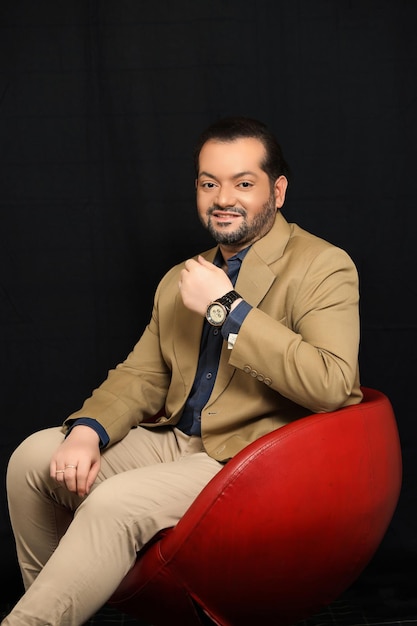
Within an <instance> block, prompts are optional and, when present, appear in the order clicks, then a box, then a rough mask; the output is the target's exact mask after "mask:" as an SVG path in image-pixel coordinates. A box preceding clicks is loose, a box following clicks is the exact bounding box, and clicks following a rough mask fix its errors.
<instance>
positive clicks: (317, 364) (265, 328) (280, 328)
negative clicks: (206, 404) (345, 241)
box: [229, 246, 360, 412]
mask: <svg viewBox="0 0 417 626" xmlns="http://www.w3.org/2000/svg"><path fill="white" fill-rule="evenodd" d="M307 256H308V255H307ZM299 258H300V255H299ZM302 263H303V265H301V264H300V265H299V266H298V267H297V268H295V270H294V268H292V269H291V275H292V276H294V275H297V277H298V278H297V281H296V282H295V283H294V281H293V282H292V283H291V284H290V283H288V284H286V283H285V271H283V274H282V276H281V277H280V276H278V279H277V281H276V285H274V286H273V287H271V293H269V294H268V295H267V297H266V298H265V302H262V303H260V305H259V306H258V307H256V308H253V309H252V310H251V311H250V313H249V314H248V315H247V317H246V319H245V320H244V322H243V324H242V326H241V328H240V331H239V334H238V336H237V340H236V342H235V344H234V347H233V350H232V351H231V354H230V358H229V364H230V365H233V366H234V367H236V368H238V369H240V370H243V371H244V372H247V373H248V375H254V372H255V373H256V372H259V373H262V377H263V379H264V380H268V382H269V384H270V387H271V388H272V389H274V390H276V391H277V392H278V393H280V394H281V395H283V396H284V397H286V398H288V399H289V400H292V401H293V402H295V403H297V404H299V405H302V406H304V407H306V408H308V409H310V410H311V411H313V412H324V411H332V410H334V409H336V408H338V407H340V406H343V405H345V404H346V403H349V398H351V401H352V402H354V401H359V400H358V399H356V400H355V399H354V396H355V394H356V395H358V394H360V390H359V374H358V363H357V361H358V349H359V310H358V309H359V307H358V302H359V285H358V274H357V270H356V267H355V265H354V263H353V261H352V260H351V259H350V257H349V255H348V254H347V253H346V252H344V251H343V250H341V249H340V248H337V247H334V246H327V247H325V248H323V249H321V250H320V252H319V253H318V254H315V255H313V256H312V258H311V259H310V258H307V259H304V260H303V261H302ZM282 283H284V285H285V286H284V287H283V288H282V290H281V291H280V285H281V284H282ZM274 290H275V292H276V293H275V294H274Z"/></svg>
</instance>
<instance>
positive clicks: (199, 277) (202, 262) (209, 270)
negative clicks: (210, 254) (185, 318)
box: [179, 255, 233, 315]
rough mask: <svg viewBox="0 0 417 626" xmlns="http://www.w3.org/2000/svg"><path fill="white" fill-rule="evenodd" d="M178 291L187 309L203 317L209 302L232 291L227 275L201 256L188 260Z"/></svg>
mask: <svg viewBox="0 0 417 626" xmlns="http://www.w3.org/2000/svg"><path fill="white" fill-rule="evenodd" d="M179 289H180V293H181V296H182V301H183V303H184V305H185V306H186V307H187V309H190V310H191V311H195V312H196V313H200V315H205V314H206V310H207V307H208V305H209V304H210V302H213V300H216V299H217V298H221V297H222V296H224V294H225V293H227V292H228V291H231V290H232V289H233V285H232V283H231V281H230V279H229V278H228V276H227V274H226V273H225V272H224V271H223V270H222V269H221V268H220V267H217V265H214V264H213V263H210V262H209V261H206V259H204V258H203V257H202V256H201V255H200V256H199V257H198V259H197V261H196V260H194V259H188V260H187V261H186V262H185V266H184V269H183V270H181V277H180V282H179Z"/></svg>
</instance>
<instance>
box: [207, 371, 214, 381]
mask: <svg viewBox="0 0 417 626" xmlns="http://www.w3.org/2000/svg"><path fill="white" fill-rule="evenodd" d="M212 376H213V374H212V373H211V372H209V373H208V374H206V378H207V380H210V378H211V377H212Z"/></svg>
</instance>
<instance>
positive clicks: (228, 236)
mask: <svg viewBox="0 0 417 626" xmlns="http://www.w3.org/2000/svg"><path fill="white" fill-rule="evenodd" d="M222 209H223V210H224V207H220V206H218V205H212V206H211V207H210V208H209V209H208V211H207V215H208V222H207V224H204V222H203V224H204V226H205V227H206V228H207V230H208V232H209V233H210V235H211V236H212V237H213V239H214V241H215V242H216V243H218V244H223V245H235V244H239V245H242V244H246V243H248V244H249V243H250V242H253V241H255V240H256V239H260V238H261V237H263V236H264V235H265V234H266V233H267V232H268V231H269V230H270V229H271V227H272V224H273V223H274V221H275V216H276V213H277V207H276V205H275V196H274V194H271V195H270V196H269V198H268V200H267V201H266V202H265V204H264V205H263V206H262V211H261V212H260V213H258V214H257V215H255V217H254V218H253V220H252V221H251V222H249V220H248V215H247V211H245V209H242V208H241V207H231V208H227V210H228V211H229V212H233V213H238V214H239V215H241V216H242V217H243V221H242V223H241V224H240V226H239V227H238V228H237V229H236V230H235V231H233V232H222V230H221V228H222V227H221V226H219V227H217V228H219V230H218V229H217V228H216V227H215V226H214V225H213V222H212V219H211V215H212V213H213V212H214V211H219V210H220V211H221V210H222Z"/></svg>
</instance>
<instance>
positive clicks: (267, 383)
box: [264, 378, 272, 385]
mask: <svg viewBox="0 0 417 626" xmlns="http://www.w3.org/2000/svg"><path fill="white" fill-rule="evenodd" d="M264 383H265V385H272V380H271V378H264Z"/></svg>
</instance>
